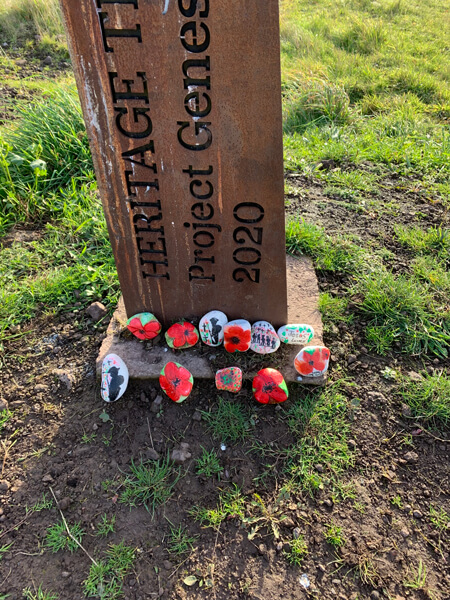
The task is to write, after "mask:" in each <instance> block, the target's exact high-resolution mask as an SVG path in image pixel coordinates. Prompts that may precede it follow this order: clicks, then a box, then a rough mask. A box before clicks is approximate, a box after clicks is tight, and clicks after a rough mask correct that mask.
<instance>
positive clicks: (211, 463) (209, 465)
mask: <svg viewBox="0 0 450 600" xmlns="http://www.w3.org/2000/svg"><path fill="white" fill-rule="evenodd" d="M195 471H196V473H197V475H205V477H214V475H219V473H221V472H222V471H223V468H222V466H221V464H220V460H219V457H218V456H217V452H216V451H215V450H214V449H213V450H211V451H210V452H208V451H207V450H205V448H203V447H202V455H201V456H200V457H199V458H197V460H196V461H195Z"/></svg>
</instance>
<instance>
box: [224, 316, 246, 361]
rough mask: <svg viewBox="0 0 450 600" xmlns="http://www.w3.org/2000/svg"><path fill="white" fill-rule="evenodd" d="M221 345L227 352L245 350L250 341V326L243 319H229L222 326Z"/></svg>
mask: <svg viewBox="0 0 450 600" xmlns="http://www.w3.org/2000/svg"><path fill="white" fill-rule="evenodd" d="M223 333H224V341H223V345H224V346H225V350H226V351H227V352H231V353H234V352H247V350H249V348H250V344H251V341H252V326H251V325H250V323H249V322H248V321H246V320H245V319H236V320H235V321H229V322H228V323H227V324H226V325H225V327H224V332H223Z"/></svg>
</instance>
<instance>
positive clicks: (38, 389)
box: [34, 383, 48, 394]
mask: <svg viewBox="0 0 450 600" xmlns="http://www.w3.org/2000/svg"><path fill="white" fill-rule="evenodd" d="M47 390H48V386H46V385H45V384H44V383H38V384H37V385H35V386H34V391H35V392H36V393H37V394H39V393H40V392H46V391H47Z"/></svg>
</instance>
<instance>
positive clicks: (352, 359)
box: [347, 354, 358, 365]
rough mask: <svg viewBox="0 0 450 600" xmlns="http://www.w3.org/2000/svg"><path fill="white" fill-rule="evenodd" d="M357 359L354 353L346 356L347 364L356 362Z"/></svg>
mask: <svg viewBox="0 0 450 600" xmlns="http://www.w3.org/2000/svg"><path fill="white" fill-rule="evenodd" d="M357 360H358V359H357V357H356V356H355V355H354V354H349V355H348V356H347V364H349V365H351V364H352V363H354V362H356V361H357Z"/></svg>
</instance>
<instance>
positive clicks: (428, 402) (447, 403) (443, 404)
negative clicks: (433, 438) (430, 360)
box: [400, 373, 450, 427]
mask: <svg viewBox="0 0 450 600" xmlns="http://www.w3.org/2000/svg"><path fill="white" fill-rule="evenodd" d="M400 394H401V396H402V398H403V400H404V402H406V404H408V406H410V407H411V409H412V412H413V415H414V417H416V418H420V419H423V420H424V421H425V422H430V423H431V424H433V425H435V426H436V427H439V426H444V427H448V425H449V424H450V377H449V376H448V375H446V374H445V373H435V374H433V375H427V376H426V377H423V379H421V380H420V381H411V380H410V379H406V378H404V379H403V380H402V384H401V387H400Z"/></svg>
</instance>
